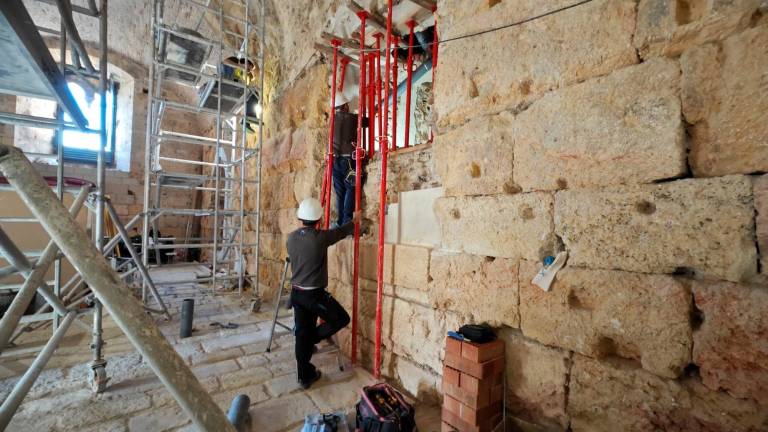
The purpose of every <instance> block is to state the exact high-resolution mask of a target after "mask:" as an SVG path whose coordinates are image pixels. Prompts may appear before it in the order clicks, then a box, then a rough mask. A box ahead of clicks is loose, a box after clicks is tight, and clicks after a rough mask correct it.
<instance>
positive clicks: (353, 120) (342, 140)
mask: <svg viewBox="0 0 768 432" xmlns="http://www.w3.org/2000/svg"><path fill="white" fill-rule="evenodd" d="M363 127H364V128H367V127H368V119H367V118H365V117H363ZM355 141H357V114H352V113H350V112H346V111H338V110H337V111H336V118H335V119H334V123H333V153H334V154H335V155H339V156H341V155H351V154H352V153H354V151H355V144H354V143H355Z"/></svg>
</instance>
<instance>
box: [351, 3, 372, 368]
mask: <svg viewBox="0 0 768 432" xmlns="http://www.w3.org/2000/svg"><path fill="white" fill-rule="evenodd" d="M357 16H358V17H359V18H360V86H359V87H360V88H359V93H358V94H359V98H358V105H359V108H358V114H357V143H356V144H355V211H356V212H359V211H360V198H361V196H360V193H361V191H360V189H362V173H363V152H362V151H361V150H362V141H363V110H364V108H365V20H366V18H368V12H366V11H360V12H358V13H357ZM353 253H354V256H353V265H352V353H351V357H352V364H356V363H357V303H358V288H359V283H360V279H359V273H360V222H356V223H355V239H354V250H353Z"/></svg>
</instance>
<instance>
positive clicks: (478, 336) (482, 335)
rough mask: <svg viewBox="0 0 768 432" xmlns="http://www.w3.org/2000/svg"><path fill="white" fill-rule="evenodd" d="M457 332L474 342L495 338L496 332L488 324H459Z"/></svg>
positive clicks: (483, 341)
mask: <svg viewBox="0 0 768 432" xmlns="http://www.w3.org/2000/svg"><path fill="white" fill-rule="evenodd" d="M459 333H461V335H462V336H464V337H465V338H467V339H469V340H470V341H471V342H475V343H488V342H492V341H495V340H496V334H495V333H494V332H493V329H492V328H491V327H490V326H489V325H488V324H467V325H463V326H461V328H460V329H459Z"/></svg>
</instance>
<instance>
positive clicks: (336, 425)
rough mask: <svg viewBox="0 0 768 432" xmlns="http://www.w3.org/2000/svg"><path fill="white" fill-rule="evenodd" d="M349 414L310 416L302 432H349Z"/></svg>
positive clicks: (305, 421)
mask: <svg viewBox="0 0 768 432" xmlns="http://www.w3.org/2000/svg"><path fill="white" fill-rule="evenodd" d="M348 431H349V429H348V428H347V414H346V413H345V412H344V411H336V412H333V413H331V414H313V415H308V416H307V417H306V419H305V420H304V427H302V428H301V432H348Z"/></svg>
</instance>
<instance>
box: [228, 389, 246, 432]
mask: <svg viewBox="0 0 768 432" xmlns="http://www.w3.org/2000/svg"><path fill="white" fill-rule="evenodd" d="M250 406H251V398H249V397H248V395H244V394H241V395H237V396H235V398H234V399H232V405H230V406H229V412H228V413H227V418H228V419H229V422H230V423H232V426H234V427H235V429H237V430H238V432H242V431H245V430H246V429H245V427H246V424H247V423H248V421H247V420H248V415H249V414H248V408H249V407H250Z"/></svg>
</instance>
